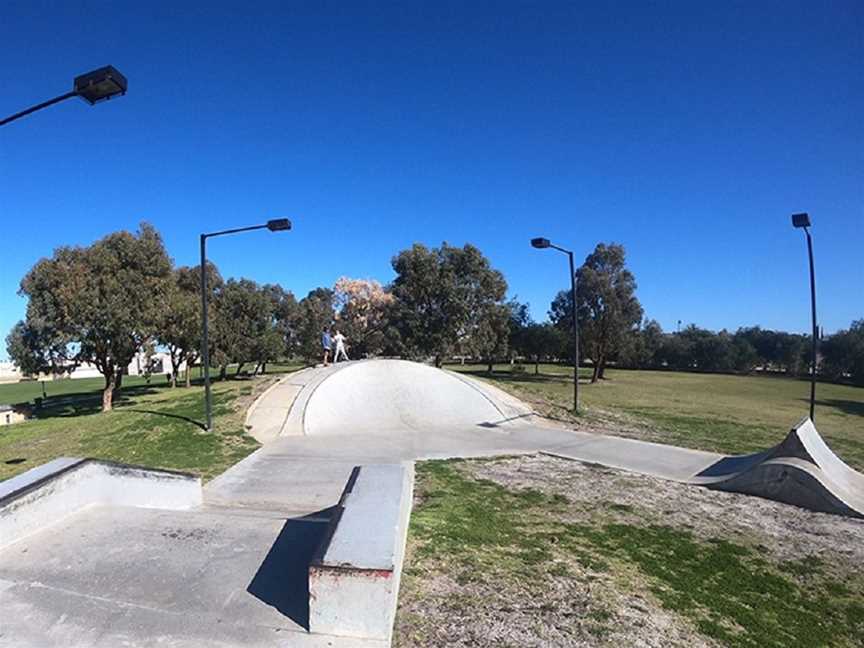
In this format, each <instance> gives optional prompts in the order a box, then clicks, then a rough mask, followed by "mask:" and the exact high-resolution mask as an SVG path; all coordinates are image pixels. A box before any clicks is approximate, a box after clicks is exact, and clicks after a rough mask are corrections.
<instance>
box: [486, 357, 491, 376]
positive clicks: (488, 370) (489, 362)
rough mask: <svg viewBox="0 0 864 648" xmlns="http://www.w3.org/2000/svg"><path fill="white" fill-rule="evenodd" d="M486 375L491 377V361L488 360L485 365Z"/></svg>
mask: <svg viewBox="0 0 864 648" xmlns="http://www.w3.org/2000/svg"><path fill="white" fill-rule="evenodd" d="M486 373H488V374H489V375H492V361H491V360H489V361H488V362H487V363H486Z"/></svg>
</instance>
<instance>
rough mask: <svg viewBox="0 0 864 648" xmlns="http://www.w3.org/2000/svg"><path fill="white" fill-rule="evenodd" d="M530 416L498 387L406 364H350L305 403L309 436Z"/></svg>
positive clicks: (489, 424)
mask: <svg viewBox="0 0 864 648" xmlns="http://www.w3.org/2000/svg"><path fill="white" fill-rule="evenodd" d="M530 416H531V410H530V408H528V407H527V406H525V405H522V404H521V403H519V401H517V400H516V399H513V398H512V397H508V396H506V395H504V394H503V393H502V392H500V391H499V390H497V389H495V388H494V387H489V386H487V385H484V384H482V383H480V382H479V381H474V380H471V379H470V378H466V377H463V376H460V375H458V374H455V373H452V372H449V371H443V370H441V369H436V368H434V367H430V366H428V365H424V364H419V363H416V362H409V361H406V360H369V361H364V362H357V363H352V364H350V365H346V366H345V367H344V368H342V369H339V370H338V371H335V372H333V373H331V374H329V375H328V376H327V377H326V378H325V379H324V380H323V381H321V382H320V383H319V384H318V385H317V387H316V388H315V389H314V391H313V392H312V393H311V395H310V396H309V398H308V401H306V402H305V410H304V413H303V429H304V432H305V434H307V435H310V436H314V435H328V434H329V435H332V434H352V433H359V434H363V433H381V432H398V431H400V430H413V431H429V430H435V429H443V428H450V429H452V428H467V427H473V426H483V427H486V428H493V427H497V426H502V425H507V424H508V423H509V422H511V421H514V420H519V419H524V418H527V417H530Z"/></svg>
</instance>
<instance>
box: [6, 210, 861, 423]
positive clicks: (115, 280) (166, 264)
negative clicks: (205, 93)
mask: <svg viewBox="0 0 864 648" xmlns="http://www.w3.org/2000/svg"><path fill="white" fill-rule="evenodd" d="M391 265H392V268H393V271H394V273H395V278H394V279H393V281H392V282H391V283H390V284H389V285H386V286H384V285H382V284H380V283H379V282H377V281H375V280H371V279H352V278H347V277H343V278H341V279H339V280H338V281H337V282H336V283H335V285H334V286H332V287H319V288H316V289H314V290H312V291H310V292H309V293H308V294H307V295H306V296H305V297H303V298H302V299H299V300H298V299H297V298H296V297H295V296H294V295H293V293H292V292H291V291H290V290H287V289H285V288H284V287H282V286H280V285H278V284H263V285H261V284H258V283H256V282H254V281H252V280H249V279H242V278H241V279H233V278H229V279H227V280H225V279H223V277H222V276H221V274H220V273H219V270H218V268H217V267H216V266H215V265H213V264H208V266H207V267H206V268H205V272H206V273H207V286H208V290H209V293H210V294H209V296H208V298H209V303H210V304H211V311H210V317H209V325H210V331H211V333H210V349H209V354H210V358H211V364H212V366H213V367H214V368H216V369H218V371H219V373H220V375H221V376H222V377H223V378H224V377H226V376H227V373H228V368H229V366H233V367H235V368H234V371H235V373H240V372H242V371H243V370H244V369H246V368H250V369H251V371H252V373H256V372H258V371H260V370H263V369H264V368H265V366H266V364H267V363H268V362H273V361H276V360H279V359H282V358H297V357H302V358H305V359H307V360H310V361H312V360H315V359H317V358H318V357H320V355H321V342H320V340H321V332H322V330H323V329H324V328H325V327H327V326H333V327H335V328H338V329H340V330H341V332H342V333H343V334H344V335H345V336H346V337H347V338H348V340H349V343H350V350H351V355H352V357H355V358H360V357H373V356H398V357H407V358H414V359H424V360H426V359H428V360H432V361H434V363H435V364H436V366H441V364H442V363H443V362H444V361H446V360H448V359H451V358H453V357H456V356H460V357H463V358H466V357H467V358H470V359H473V360H482V361H483V362H485V363H486V365H487V367H488V369H489V370H490V371H491V369H492V365H493V363H495V362H499V361H504V360H507V361H514V360H515V359H517V358H520V359H525V360H531V361H533V362H534V363H535V371H536V369H537V364H538V363H539V362H541V361H561V360H565V361H566V359H567V358H570V357H572V352H573V347H572V344H573V342H572V336H571V334H570V331H571V327H572V315H571V313H572V303H573V302H572V300H573V297H574V296H573V294H572V291H570V290H563V291H560V292H559V293H558V294H557V295H556V296H555V299H554V300H553V301H552V303H551V305H550V309H549V320H548V321H547V322H542V323H537V322H533V321H532V320H531V318H530V316H529V309H528V305H527V304H524V303H520V302H519V301H518V300H517V299H511V300H509V301H506V295H507V282H506V280H505V278H504V275H503V274H502V273H501V272H500V271H499V270H497V269H495V268H493V267H492V265H491V264H490V262H489V260H488V259H487V258H486V257H485V256H484V255H483V253H482V252H481V251H480V250H479V249H478V248H476V247H475V246H473V245H470V244H466V245H464V246H462V247H458V246H451V245H448V244H447V243H446V242H445V243H443V244H442V245H441V246H440V247H437V248H428V247H426V246H424V245H420V244H415V245H413V246H412V247H411V248H409V249H406V250H402V251H400V252H398V253H397V254H396V255H395V256H394V257H393V259H392V261H391ZM200 273H201V268H200V267H198V266H191V267H190V266H182V267H175V265H174V263H173V261H172V260H171V258H170V257H169V255H168V253H167V251H166V250H165V247H164V245H163V242H162V239H161V237H160V235H159V233H158V232H157V231H156V230H155V228H153V227H152V226H151V225H149V224H147V223H142V224H141V226H140V227H139V230H138V231H137V232H135V233H130V232H126V231H121V232H115V233H112V234H109V235H108V236H106V237H104V238H103V239H101V240H99V241H96V242H95V243H93V244H92V245H89V246H77V247H61V248H58V249H57V250H55V252H54V254H53V255H52V256H51V257H50V258H46V259H42V260H40V261H39V262H37V263H36V264H35V265H34V266H33V268H31V270H30V271H29V272H28V273H27V275H26V276H25V277H24V278H23V279H22V281H21V285H20V291H19V293H20V294H21V295H23V296H25V297H26V298H27V299H28V303H27V311H26V317H25V319H24V320H23V321H21V322H19V323H18V324H16V325H15V327H14V328H13V330H12V331H11V333H10V334H9V336H8V337H7V351H8V353H9V356H10V357H11V359H12V360H13V362H15V364H16V365H17V366H18V367H19V368H20V369H21V371H22V372H23V373H25V374H29V375H37V374H40V373H51V374H55V375H62V374H64V373H66V374H68V373H71V372H72V371H73V370H74V369H75V368H76V367H78V366H80V365H82V364H84V363H89V364H91V365H93V366H95V367H96V368H97V369H98V371H99V372H100V373H101V374H102V376H103V377H104V379H105V384H104V389H103V398H102V402H103V409H104V410H110V409H111V407H112V399H113V395H114V394H115V393H116V392H117V390H119V389H120V388H121V386H122V380H123V374H124V371H125V370H126V368H127V367H128V366H129V364H130V362H132V360H133V359H134V358H135V356H136V354H138V353H140V352H141V351H145V352H147V351H151V352H152V351H154V350H156V349H157V348H158V349H163V350H164V351H165V352H166V353H168V355H169V356H170V359H171V366H172V375H171V376H170V379H171V382H172V384H173V385H177V384H178V382H179V381H180V379H181V377H180V375H179V367H180V366H181V365H183V364H184V363H185V364H186V366H187V367H189V366H192V365H194V364H196V363H198V362H199V361H200V357H199V356H200V349H201V304H200V292H199V291H200V279H201V274H200ZM577 282H578V283H577V290H576V295H575V298H576V312H577V319H578V324H579V327H580V335H581V337H580V357H582V358H584V359H585V360H586V361H589V362H590V363H591V365H592V367H593V376H592V380H594V381H597V380H601V379H603V377H604V372H605V369H606V367H607V365H608V364H612V363H614V364H615V365H616V366H622V367H632V368H669V369H686V370H697V371H740V372H748V371H751V370H753V369H754V368H757V367H758V368H762V369H765V370H771V371H782V372H785V373H788V374H790V375H798V374H800V373H802V372H805V371H807V349H808V348H809V347H808V344H809V343H808V339H807V337H806V336H803V335H796V334H789V333H783V332H775V331H766V330H762V329H760V328H758V327H753V328H745V329H739V330H738V331H736V332H735V333H728V332H726V331H720V332H719V333H714V332H711V331H707V330H704V329H700V328H697V327H695V326H690V327H687V328H686V329H685V330H683V331H681V332H680V333H676V334H671V335H670V334H667V333H664V332H663V330H662V329H661V328H660V325H659V324H658V323H657V322H656V321H653V320H648V321H644V318H643V309H642V306H641V305H640V303H639V300H638V298H637V297H636V288H637V286H636V281H635V277H634V276H633V274H632V272H631V271H630V270H629V269H628V268H627V266H626V259H625V250H624V248H623V247H622V246H621V245H617V244H603V243H601V244H598V245H597V246H596V248H595V249H594V251H593V252H592V253H591V254H590V255H588V257H587V258H586V259H585V262H584V263H583V264H582V265H581V266H580V267H579V269H578V271H577ZM821 357H822V361H821V364H820V371H821V372H822V373H824V375H825V376H826V377H828V378H831V379H835V380H840V379H842V380H851V381H853V382H859V383H864V320H861V321H858V322H855V323H853V325H852V326H851V327H850V329H849V330H848V331H842V332H840V333H838V334H835V335H833V336H831V337H830V338H828V339H827V340H825V341H824V342H823V344H822V356H821ZM189 381H190V376H189V372H188V370H187V372H186V384H187V386H188V385H189Z"/></svg>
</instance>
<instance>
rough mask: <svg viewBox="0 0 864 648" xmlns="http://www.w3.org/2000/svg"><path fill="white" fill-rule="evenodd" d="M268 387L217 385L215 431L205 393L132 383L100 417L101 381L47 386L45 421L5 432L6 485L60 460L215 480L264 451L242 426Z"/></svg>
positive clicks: (0, 462)
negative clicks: (208, 425) (208, 427)
mask: <svg viewBox="0 0 864 648" xmlns="http://www.w3.org/2000/svg"><path fill="white" fill-rule="evenodd" d="M286 368H287V367H286ZM294 368H296V367H294ZM268 371H269V367H268ZM270 382H272V378H266V377H259V378H255V379H252V380H227V381H224V382H219V381H217V382H215V383H214V384H213V403H214V408H213V416H214V428H215V431H214V432H212V433H208V432H205V431H204V430H203V429H202V427H203V426H202V424H201V421H203V420H204V402H203V401H204V399H203V390H202V389H201V388H200V387H192V388H189V389H187V388H185V387H177V388H175V389H171V388H170V387H168V386H167V385H165V383H164V381H163V380H151V383H150V384H149V385H148V384H146V382H145V381H144V380H143V379H133V380H130V377H126V378H125V379H124V387H123V390H122V392H121V394H120V396H119V398H118V397H115V407H114V410H113V411H111V412H105V413H102V412H100V411H99V410H100V407H101V388H102V381H101V379H80V380H65V381H58V382H57V383H56V384H55V383H47V386H48V387H49V392H48V393H49V398H48V399H47V400H46V401H45V406H44V407H43V409H42V410H41V411H40V412H39V418H37V419H34V420H29V421H25V422H23V423H17V424H14V425H10V426H4V427H0V480H2V479H7V478H9V477H12V476H13V475H15V474H18V473H21V472H24V471H25V470H28V469H30V468H33V467H34V466H38V465H39V464H42V463H45V462H47V461H50V460H52V459H55V458H57V457H62V456H71V457H95V458H99V459H110V460H113V461H120V462H126V463H133V464H140V465H144V466H149V467H153V468H169V469H174V470H184V471H189V472H193V473H196V474H199V475H201V476H202V477H203V478H205V479H210V478H212V477H215V476H216V475H218V474H219V473H221V472H223V471H224V470H225V469H227V468H228V467H229V466H231V465H233V464H234V463H236V462H237V461H239V460H240V459H242V458H244V457H245V456H247V455H248V454H250V453H251V452H252V451H254V450H255V449H256V448H257V447H258V442H257V441H255V439H253V438H252V437H250V436H249V435H248V434H247V433H246V431H245V430H244V428H243V420H244V417H245V413H246V408H247V407H248V405H249V404H251V402H252V400H253V399H254V397H255V395H256V394H257V393H260V391H262V390H263V388H264V387H265V385H266V384H269V383H270ZM24 385H25V386H27V387H31V386H32V384H27V383H24ZM10 388H18V391H15V390H14V389H10ZM20 388H21V384H19V385H3V386H0V401H2V400H3V399H4V398H7V395H8V394H9V393H10V392H12V393H17V394H22V393H25V394H26V392H23V391H21V389H20ZM38 393H39V394H41V387H40V388H39V390H38ZM52 394H53V395H52ZM10 400H11V399H10Z"/></svg>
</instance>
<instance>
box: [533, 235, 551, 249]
mask: <svg viewBox="0 0 864 648" xmlns="http://www.w3.org/2000/svg"><path fill="white" fill-rule="evenodd" d="M531 245H532V246H533V247H535V248H537V249H539V250H542V249H545V248H548V247H549V246H550V245H552V244H551V243H550V242H549V239H545V238H533V239H531Z"/></svg>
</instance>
